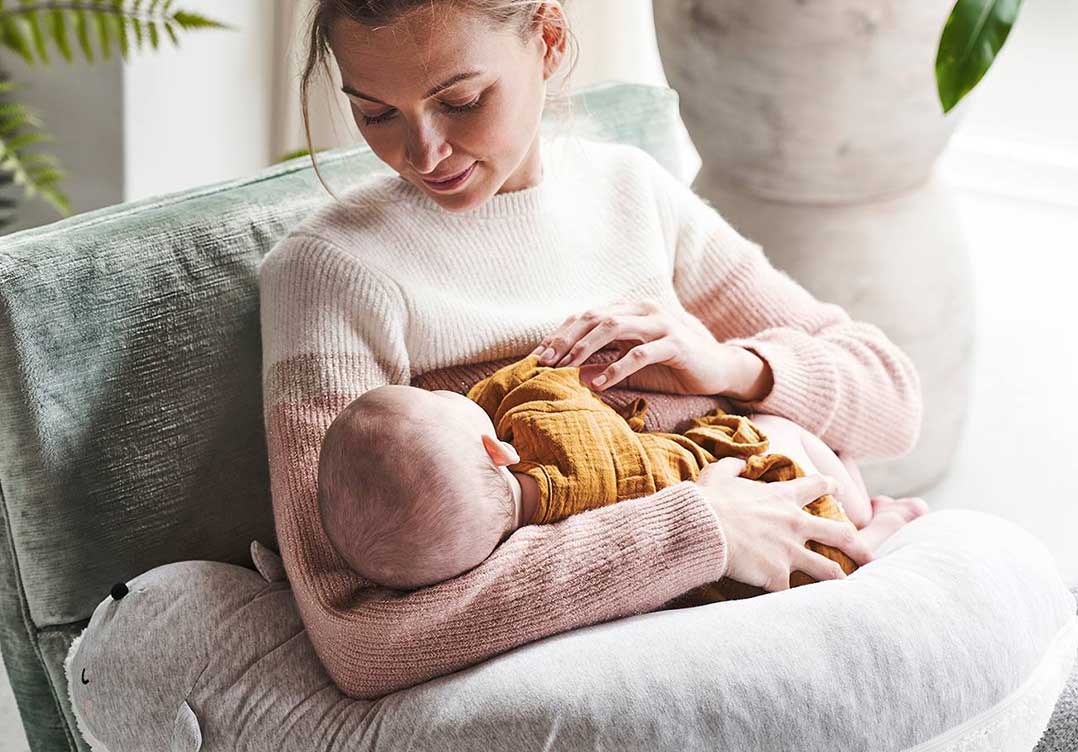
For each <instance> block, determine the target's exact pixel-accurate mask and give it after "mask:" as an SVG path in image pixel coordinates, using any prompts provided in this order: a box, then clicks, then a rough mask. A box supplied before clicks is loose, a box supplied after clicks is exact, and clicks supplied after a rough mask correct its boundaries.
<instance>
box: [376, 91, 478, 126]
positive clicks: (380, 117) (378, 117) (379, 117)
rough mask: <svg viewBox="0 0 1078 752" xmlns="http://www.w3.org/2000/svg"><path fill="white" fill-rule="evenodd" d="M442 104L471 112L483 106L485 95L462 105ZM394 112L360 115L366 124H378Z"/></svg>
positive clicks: (461, 111) (451, 110)
mask: <svg viewBox="0 0 1078 752" xmlns="http://www.w3.org/2000/svg"><path fill="white" fill-rule="evenodd" d="M441 104H442V106H443V107H445V109H446V110H447V111H448V112H457V113H465V112H471V111H472V110H477V109H479V107H480V106H482V104H483V96H482V95H479V96H478V97H476V98H475V99H473V100H472V101H471V102H468V103H467V104H462V105H454V104H449V103H448V102H442V103H441ZM393 112H394V110H386V111H385V112H383V113H382V114H381V115H363V114H362V113H360V115H362V117H363V122H364V123H365V124H366V125H377V124H378V123H384V122H385V121H386V120H389V119H390V117H391V116H392V115H393Z"/></svg>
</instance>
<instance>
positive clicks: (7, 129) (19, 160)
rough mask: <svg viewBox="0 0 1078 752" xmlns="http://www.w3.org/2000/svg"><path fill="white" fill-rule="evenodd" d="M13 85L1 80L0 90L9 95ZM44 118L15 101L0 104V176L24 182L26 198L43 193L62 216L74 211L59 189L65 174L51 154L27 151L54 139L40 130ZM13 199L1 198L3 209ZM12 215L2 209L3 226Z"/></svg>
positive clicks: (11, 202) (1, 222) (0, 214)
mask: <svg viewBox="0 0 1078 752" xmlns="http://www.w3.org/2000/svg"><path fill="white" fill-rule="evenodd" d="M13 88H14V83H13V82H11V81H3V82H0V93H3V94H8V93H9V92H11V91H12V89H13ZM41 126H42V123H41V118H40V117H39V116H38V115H37V113H35V112H33V111H32V110H30V109H28V108H27V107H25V106H24V105H22V104H19V103H18V102H13V101H4V102H2V103H0V175H2V177H3V179H4V180H3V182H5V183H7V184H15V185H21V186H22V187H23V190H24V192H25V193H26V195H27V197H29V198H32V197H34V196H35V195H38V194H40V195H41V197H42V198H44V199H45V200H46V201H48V202H49V203H50V204H52V205H53V206H54V207H56V209H58V210H59V212H60V214H61V215H63V216H68V215H70V214H71V202H70V199H69V198H68V197H67V195H66V194H64V193H63V192H62V191H60V190H59V188H58V187H57V183H59V181H60V180H62V179H63V178H64V177H65V176H66V173H65V172H64V171H63V170H62V169H60V166H59V163H58V161H57V159H56V157H54V156H53V155H51V154H47V153H45V152H28V151H26V149H27V148H28V147H29V146H31V145H33V144H36V143H41V142H43V141H52V138H51V137H50V136H48V135H47V134H45V133H44V132H43V131H41V130H40V129H41ZM15 206H16V203H15V202H14V201H13V200H11V199H5V200H3V201H0V209H2V208H7V209H14V208H15ZM12 219H13V218H12V217H11V216H7V215H5V214H3V212H0V226H2V225H7V224H10V223H11V221H12Z"/></svg>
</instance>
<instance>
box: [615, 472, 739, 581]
mask: <svg viewBox="0 0 1078 752" xmlns="http://www.w3.org/2000/svg"><path fill="white" fill-rule="evenodd" d="M666 490H667V491H668V492H669V493H670V496H671V498H670V499H669V500H668V502H667V503H666V504H665V505H663V506H661V507H655V505H653V507H654V508H653V509H651V510H649V512H648V513H649V514H656V515H659V514H662V515H664V516H666V517H667V518H668V519H670V520H672V521H677V522H679V523H680V525H679V526H680V527H682V529H683V532H684V538H683V540H684V545H685V548H686V550H685V552H684V558H683V559H682V561H681V562H680V563H679V564H678V565H677V568H678V569H679V570H681V569H683V570H684V571H685V573H686V575H687V577H686V581H685V582H686V584H685V590H691V589H692V588H694V587H697V586H698V585H699V584H701V583H699V582H697V580H699V578H700V575H701V574H702V575H703V577H704V578H705V579H704V582H705V583H706V582H713V581H715V580H719V579H722V578H723V577H725V576H726V564H727V558H726V556H727V551H728V549H727V547H726V531H725V530H724V528H723V525H722V521H721V520H720V519H719V515H718V513H717V512H716V511H715V509H714V508H713V507H712V506H711V504H710V503H709V502H708V501H707V500H706V499H705V498H704V495H703V492H701V491H700V487H699V486H698V485H697V484H696V483H695V482H694V481H683V482H681V483H679V484H677V485H675V486H670V487H669V488H668V489H666ZM622 503H626V502H622ZM675 563H676V562H673V561H671V562H670V564H671V565H674V564H675Z"/></svg>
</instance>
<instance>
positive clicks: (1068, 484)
mask: <svg viewBox="0 0 1078 752" xmlns="http://www.w3.org/2000/svg"><path fill="white" fill-rule="evenodd" d="M959 195H960V210H961V214H962V216H961V221H962V223H963V225H964V227H965V230H966V236H967V238H968V240H969V245H970V251H971V253H972V256H973V260H974V264H973V266H974V269H975V271H976V289H977V299H978V300H977V302H978V315H979V318H978V344H977V347H976V358H977V364H976V368H975V372H976V377H975V383H974V387H973V394H972V397H971V401H970V408H969V417H968V419H967V423H966V431H965V438H964V442H963V445H962V447H961V449H960V450H959V454H958V456H957V458H956V460H955V463H954V466H953V468H952V471H951V474H950V475H949V476H948V477H947V478H946V479H945V480H944V481H943V482H942V483H940V484H939V486H937V487H936V488H934V489H932V490H931V491H929V492H926V493H925V494H924V496H925V498H926V500H927V501H928V502H929V504H930V505H931V506H932V507H933V508H934V509H943V508H949V507H968V508H973V509H980V510H983V511H987V512H991V513H993V514H998V515H1000V516H1001V517H1005V518H1007V519H1009V520H1012V521H1014V522H1015V523H1017V524H1019V525H1021V526H1023V527H1024V528H1026V529H1027V530H1029V531H1030V532H1032V533H1033V534H1034V535H1036V536H1037V537H1038V538H1039V539H1040V540H1042V541H1043V542H1044V543H1045V545H1047V546H1048V548H1049V550H1050V551H1051V552H1052V553H1053V554H1054V556H1055V557H1056V560H1057V561H1058V563H1059V566H1060V571H1061V572H1062V573H1063V575H1064V578H1065V580H1066V581H1067V582H1068V583H1069V584H1070V585H1078V545H1076V544H1078V473H1076V472H1075V459H1074V458H1075V457H1078V427H1076V424H1075V418H1074V416H1078V336H1075V334H1074V328H1075V327H1076V325H1078V290H1076V289H1075V288H1074V284H1075V280H1078V243H1076V238H1078V208H1075V207H1069V208H1067V207H1056V206H1052V205H1050V204H1045V203H1032V202H1029V203H1026V202H1020V201H1016V200H1015V199H1013V198H1012V199H1004V198H999V197H996V196H992V195H990V194H980V193H974V192H971V191H962V192H960V194H959ZM6 679H7V675H6V673H4V674H3V675H2V677H0V752H22V751H23V750H26V749H27V746H26V739H25V736H24V735H23V731H22V726H21V724H20V722H19V716H18V712H17V710H16V708H15V704H14V700H13V697H12V695H11V690H10V687H8V685H7V681H6Z"/></svg>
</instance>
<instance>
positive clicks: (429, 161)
mask: <svg viewBox="0 0 1078 752" xmlns="http://www.w3.org/2000/svg"><path fill="white" fill-rule="evenodd" d="M452 152H453V150H452V149H451V148H450V146H449V144H448V143H446V141H445V139H444V138H443V137H442V134H441V133H439V132H438V131H437V130H435V129H434V128H433V127H431V126H427V127H426V128H424V129H422V130H419V129H413V130H412V131H411V132H410V133H409V136H408V144H407V146H406V149H405V159H407V160H408V164H410V165H411V166H412V169H414V170H415V171H416V172H418V173H420V174H421V175H428V174H430V173H431V172H434V170H435V169H437V167H438V165H440V164H441V163H442V162H443V161H444V160H445V158H446V157H448V156H449V155H450V154H452Z"/></svg>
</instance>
